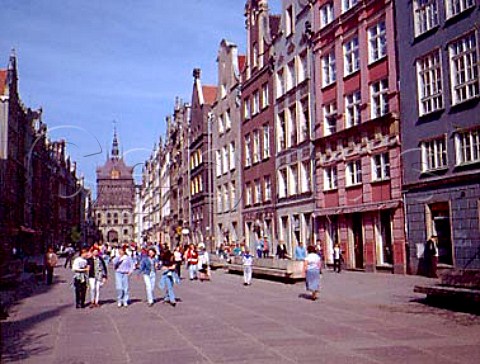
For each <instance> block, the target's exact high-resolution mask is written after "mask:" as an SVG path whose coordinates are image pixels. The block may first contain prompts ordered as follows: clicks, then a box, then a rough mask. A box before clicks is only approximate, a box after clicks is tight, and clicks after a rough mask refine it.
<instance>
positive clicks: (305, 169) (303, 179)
mask: <svg viewBox="0 0 480 364" xmlns="http://www.w3.org/2000/svg"><path fill="white" fill-rule="evenodd" d="M310 166H311V164H310V161H309V160H308V161H303V162H302V163H301V164H300V192H301V193H306V192H310V191H311V190H312V187H311V186H312V169H311V167H310Z"/></svg>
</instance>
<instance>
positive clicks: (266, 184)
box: [263, 176, 272, 201]
mask: <svg viewBox="0 0 480 364" xmlns="http://www.w3.org/2000/svg"><path fill="white" fill-rule="evenodd" d="M271 200H272V180H271V178H270V176H265V177H264V178H263V201H271Z"/></svg>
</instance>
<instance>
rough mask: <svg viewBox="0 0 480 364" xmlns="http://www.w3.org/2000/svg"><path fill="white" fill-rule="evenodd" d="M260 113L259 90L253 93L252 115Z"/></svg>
mask: <svg viewBox="0 0 480 364" xmlns="http://www.w3.org/2000/svg"><path fill="white" fill-rule="evenodd" d="M259 112H260V92H259V91H258V90H257V91H255V92H254V93H253V107H252V115H256V114H258V113H259Z"/></svg>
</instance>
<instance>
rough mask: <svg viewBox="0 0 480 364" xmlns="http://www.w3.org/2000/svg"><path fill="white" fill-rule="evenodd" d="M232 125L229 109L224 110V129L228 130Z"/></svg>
mask: <svg viewBox="0 0 480 364" xmlns="http://www.w3.org/2000/svg"><path fill="white" fill-rule="evenodd" d="M231 127H232V118H231V116H230V109H228V110H227V111H226V112H225V131H228V130H230V129H231Z"/></svg>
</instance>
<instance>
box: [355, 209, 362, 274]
mask: <svg viewBox="0 0 480 364" xmlns="http://www.w3.org/2000/svg"><path fill="white" fill-rule="evenodd" d="M352 233H353V251H354V254H355V268H357V269H363V225H362V215H361V214H358V213H357V214H353V215H352Z"/></svg>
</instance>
